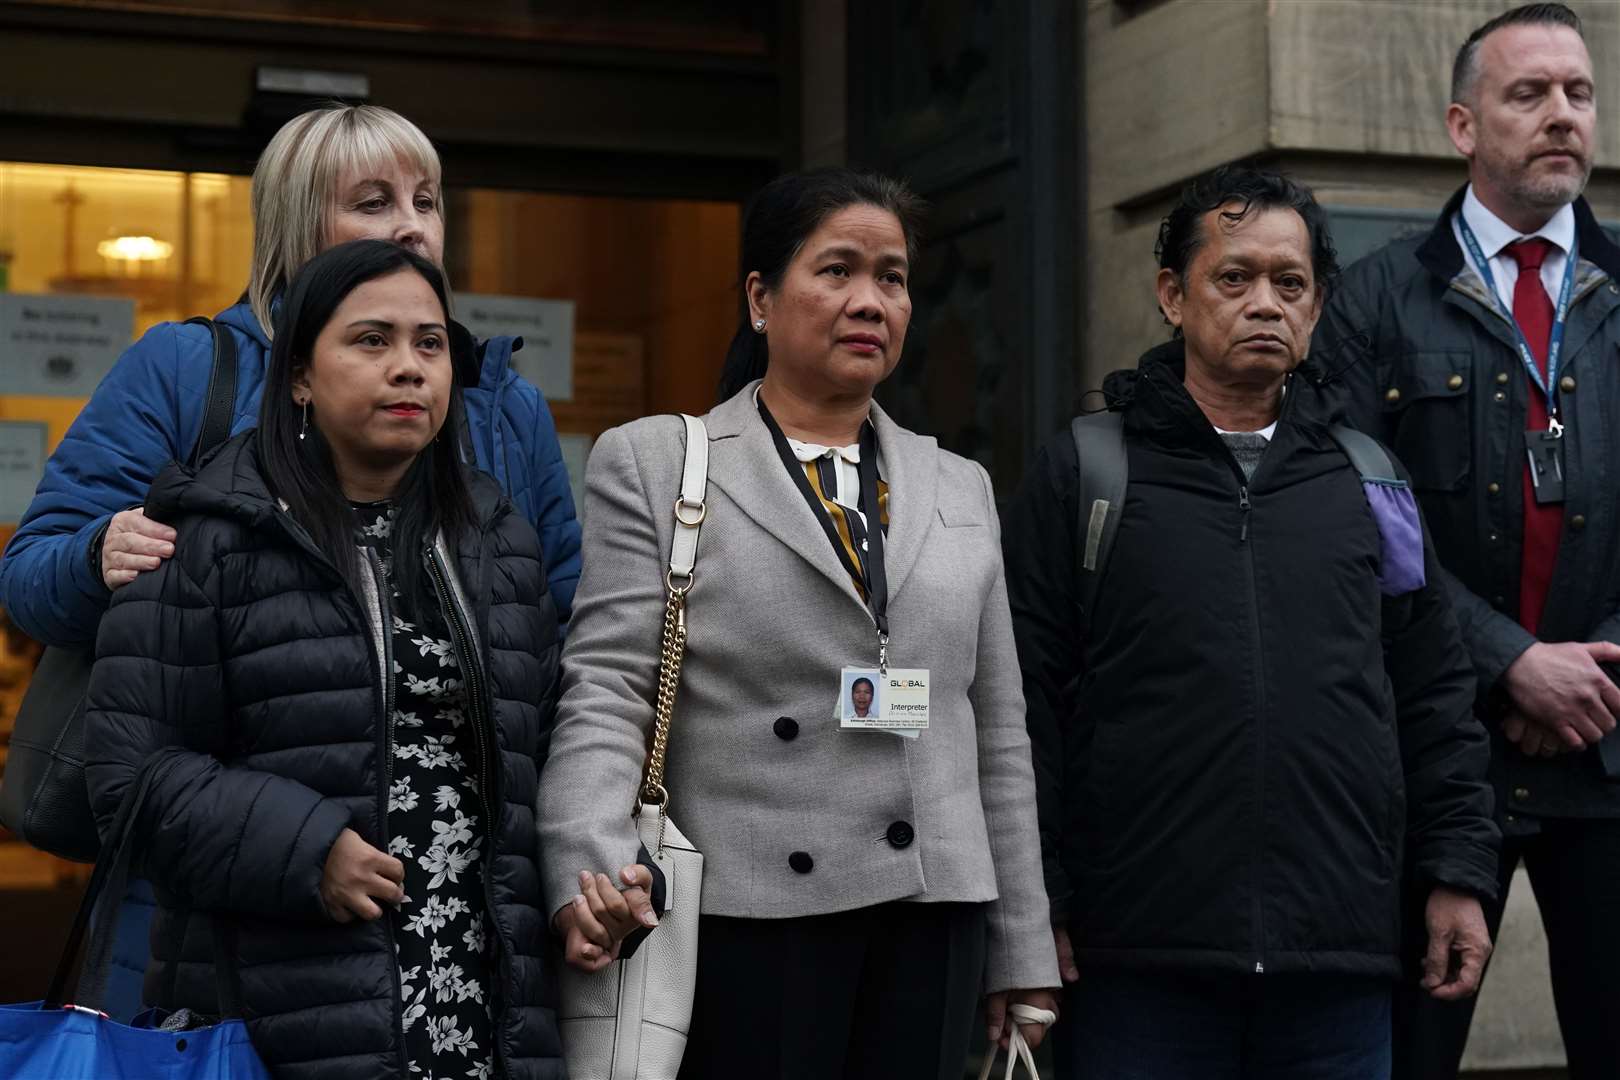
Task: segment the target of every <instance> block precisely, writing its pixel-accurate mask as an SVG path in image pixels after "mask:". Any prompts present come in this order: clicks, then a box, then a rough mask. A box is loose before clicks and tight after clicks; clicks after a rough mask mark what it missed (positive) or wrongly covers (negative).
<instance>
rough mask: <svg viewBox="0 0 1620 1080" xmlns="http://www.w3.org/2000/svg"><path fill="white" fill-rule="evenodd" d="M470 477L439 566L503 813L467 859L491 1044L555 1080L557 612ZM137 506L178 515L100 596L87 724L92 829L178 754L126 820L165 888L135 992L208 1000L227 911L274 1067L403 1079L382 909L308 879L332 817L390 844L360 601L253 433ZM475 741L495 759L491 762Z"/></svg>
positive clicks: (511, 533) (260, 1044)
mask: <svg viewBox="0 0 1620 1080" xmlns="http://www.w3.org/2000/svg"><path fill="white" fill-rule="evenodd" d="M473 492H474V504H475V507H476V511H477V521H478V524H477V527H476V529H474V530H471V531H469V532H468V533H467V534H466V535H462V536H460V537H457V538H456V542H455V544H454V545H453V550H454V552H455V555H454V556H453V557H452V558H450V559H447V560H444V562H443V563H442V564H441V565H449V564H450V563H453V571H452V573H451V574H450V575H448V578H447V580H446V584H447V586H448V587H449V589H450V591H451V593H452V594H454V595H455V596H456V597H457V599H456V601H455V602H452V603H451V604H450V605H449V607H450V608H451V609H452V610H453V611H454V612H455V614H451V612H447V618H448V621H449V623H450V625H451V626H457V624H458V619H464V620H465V623H467V624H470V627H469V629H470V630H471V635H470V636H471V639H472V644H471V645H470V646H467V651H468V652H471V653H474V654H476V655H475V656H473V657H469V658H468V660H471V661H472V663H470V664H469V663H468V660H464V661H463V663H462V668H463V670H464V671H468V672H469V677H468V684H469V687H477V690H475V691H474V706H475V707H474V708H473V710H472V712H473V713H474V714H475V715H476V717H477V719H478V730H479V731H480V732H481V733H482V739H480V740H479V757H480V769H481V771H482V772H483V779H482V780H481V789H482V790H483V791H484V792H486V796H487V797H488V798H489V799H490V801H491V802H492V803H494V804H495V805H496V806H499V808H500V809H499V811H498V812H496V811H493V810H492V811H491V813H490V815H489V817H490V818H491V819H492V822H493V826H492V828H491V830H490V833H489V834H486V837H485V840H484V857H483V858H482V859H481V860H480V865H482V866H484V867H485V868H486V879H485V880H486V896H487V902H488V905H489V912H488V914H489V916H490V917H491V918H492V925H493V927H494V928H495V930H496V940H497V955H496V964H497V974H496V978H494V979H493V980H492V982H493V984H494V987H495V990H494V993H493V995H492V1005H493V1007H494V1010H495V1017H496V1027H495V1030H496V1052H497V1055H498V1060H499V1062H500V1065H501V1067H502V1068H503V1070H504V1073H505V1075H506V1076H508V1077H511V1078H513V1080H562V1077H563V1075H564V1070H563V1064H562V1061H561V1048H560V1045H559V1041H558V1033H557V1024H556V1018H555V1014H554V1011H553V1009H554V1005H555V989H554V987H555V980H554V969H553V967H552V962H551V960H550V959H548V949H549V948H550V947H551V943H550V940H549V933H548V929H547V920H546V917H545V915H544V913H543V912H542V911H541V910H540V907H541V900H540V879H539V869H538V861H539V852H538V841H537V831H536V827H535V819H534V805H535V797H536V794H537V778H538V775H539V770H540V767H541V765H542V763H543V762H544V759H545V755H546V748H547V743H548V741H549V738H550V726H551V723H552V716H553V710H554V705H555V701H556V687H557V668H558V633H557V617H556V611H555V609H554V607H553V605H552V601H551V598H550V596H549V595H548V593H547V591H546V577H545V572H544V569H543V567H542V565H541V558H540V549H539V541H538V539H537V538H536V536H535V533H534V530H533V528H532V527H531V526H530V525H529V524H528V523H527V522H526V521H524V520H523V518H522V517H521V516H520V515H518V514H516V513H514V512H512V510H511V507H510V504H509V503H508V502H507V501H506V499H505V498H504V497H503V496H502V495H501V494H500V492H499V490H498V489H497V488H496V486H495V485H494V483H493V482H492V481H490V480H488V478H486V477H483V476H481V475H475V477H474V479H473ZM147 507H148V513H149V514H151V515H152V516H153V517H155V518H157V519H159V520H163V521H167V522H169V523H171V524H173V525H174V526H175V527H176V528H177V529H178V531H179V539H178V542H177V544H176V551H175V555H174V557H173V558H172V559H170V560H168V561H167V562H166V563H164V564H163V566H162V568H161V569H159V570H156V571H153V572H151V573H147V574H142V575H140V576H139V577H138V578H136V580H135V581H134V582H133V583H132V584H130V585H128V586H125V587H124V588H122V589H120V590H119V591H118V592H117V593H116V594H115V596H114V598H113V603H112V606H111V607H110V608H109V610H108V612H107V614H106V616H105V617H104V618H103V619H102V622H101V629H100V634H99V638H98V641H97V654H98V659H97V662H96V665H95V669H94V673H93V675H92V677H91V682H90V692H89V703H88V710H89V711H88V717H87V723H88V725H89V728H88V734H89V745H90V746H91V748H92V750H91V754H92V758H91V760H90V761H89V763H88V776H89V783H90V792H91V797H92V800H93V803H94V806H95V808H96V811H97V813H98V815H99V816H100V818H101V822H102V825H103V827H106V825H107V824H108V823H109V822H110V820H111V818H112V816H113V814H114V812H115V811H116V809H117V806H118V802H119V799H120V797H121V796H122V795H123V793H124V790H125V787H126V785H127V784H128V783H129V781H130V779H131V777H132V776H133V775H134V773H135V771H136V769H137V767H138V766H139V765H140V763H141V762H142V761H143V760H144V759H145V758H146V757H147V755H149V754H150V753H152V752H153V751H154V750H156V749H158V748H160V747H165V746H177V747H183V748H185V750H187V751H189V753H185V754H183V755H181V756H180V758H179V761H178V763H177V764H176V765H175V766H174V767H170V768H168V769H167V770H166V771H164V772H163V773H162V774H161V779H160V780H159V781H158V782H157V783H156V784H155V786H154V789H153V794H152V797H151V798H150V800H149V801H148V803H147V806H146V812H145V814H144V816H143V819H142V821H141V824H140V829H141V832H140V836H141V838H142V839H141V842H142V845H143V846H142V848H141V850H140V851H139V853H138V855H137V859H138V868H139V869H140V870H141V871H142V872H143V873H144V874H145V876H147V877H149V878H150V879H151V880H152V882H153V883H154V885H155V887H156V889H157V892H158V899H159V910H158V914H157V918H156V920H155V922H154V925H153V930H152V943H153V963H152V965H151V967H150V968H149V969H148V972H147V983H146V994H145V996H146V999H147V1001H148V1002H149V1003H152V1004H158V1005H162V1006H165V1007H170V1008H175V1007H179V1006H189V1007H191V1008H193V1009H197V1010H200V1011H203V1012H210V1013H211V1012H216V1011H218V1010H217V1008H216V1001H217V1000H218V998H217V994H216V991H215V989H214V979H215V976H216V972H215V969H214V962H215V960H216V959H217V958H216V957H214V950H213V934H212V931H211V926H210V922H209V920H210V918H214V919H222V920H224V923H225V929H226V933H227V935H228V936H229V938H231V939H234V943H235V948H234V950H233V952H234V955H233V956H232V957H231V960H230V964H229V970H228V972H226V973H225V974H227V975H228V976H229V977H231V978H232V979H234V980H235V982H236V983H237V985H238V986H239V989H240V997H241V1001H242V1005H243V1008H244V1013H245V1018H246V1020H247V1022H248V1031H249V1034H250V1035H251V1037H252V1039H253V1042H254V1045H255V1046H256V1047H257V1049H258V1050H259V1052H260V1054H261V1055H262V1056H263V1057H264V1058H265V1060H266V1062H267V1063H268V1064H269V1065H270V1067H271V1069H272V1071H273V1073H274V1074H275V1075H276V1076H277V1077H280V1078H288V1080H383V1078H387V1080H404V1075H405V1068H406V1065H405V1052H404V1038H403V1035H402V1032H401V1027H400V1015H401V1012H400V1010H401V1006H400V1000H399V973H398V970H397V967H398V965H397V963H396V961H395V953H394V945H393V930H392V921H391V920H390V919H388V918H383V919H379V920H377V921H375V922H359V921H356V922H352V923H348V924H343V925H340V924H338V923H335V922H333V921H332V920H331V919H330V918H328V916H327V914H326V911H325V909H324V907H323V905H322V902H321V898H320V892H319V885H320V881H321V875H322V871H323V869H324V866H325V862H326V856H327V853H328V851H329V850H330V848H331V846H332V843H333V841H334V840H335V839H336V838H337V835H338V833H339V832H341V831H342V830H343V829H344V828H352V829H354V830H355V831H356V832H358V833H359V834H360V836H361V837H363V838H364V839H365V840H366V841H367V842H368V843H370V844H372V845H374V846H375V847H377V848H380V849H383V850H386V849H387V847H388V836H387V835H386V832H385V824H386V820H387V815H386V807H387V794H388V783H387V779H386V773H387V769H388V764H389V761H390V759H391V749H390V746H389V742H390V728H389V724H388V723H386V722H385V719H384V718H385V717H386V715H387V714H386V712H385V700H386V692H387V690H388V688H390V687H391V686H392V681H393V674H392V672H391V671H388V669H387V658H388V656H389V653H388V649H389V644H388V642H389V640H390V634H389V632H388V629H389V628H387V627H385V626H384V624H383V622H382V612H381V609H380V607H379V606H378V604H377V601H376V599H375V598H374V597H375V594H373V593H372V590H371V589H370V588H362V589H361V590H360V592H361V595H356V593H355V592H354V591H351V589H350V588H349V587H348V586H347V585H346V584H345V583H344V581H343V578H342V577H341V576H340V575H339V574H338V572H337V570H336V568H335V567H333V566H332V565H331V563H330V562H328V561H327V560H326V559H325V557H324V556H322V555H321V553H320V552H319V550H318V549H317V548H316V547H315V546H314V544H313V543H312V542H311V541H310V539H309V537H308V534H307V533H306V532H305V531H304V530H303V529H302V528H301V527H300V526H299V525H298V524H297V523H296V522H294V521H293V520H292V518H291V517H290V516H289V515H288V514H287V513H286V512H284V511H282V510H281V509H280V508H279V507H278V505H277V504H276V502H275V501H274V500H273V499H272V498H271V496H270V494H269V492H268V490H267V488H266V486H265V482H264V478H263V476H262V475H261V473H260V470H259V465H258V458H257V454H256V451H255V436H254V434H253V433H252V432H248V433H245V434H243V435H241V436H238V437H237V438H235V439H233V440H232V441H231V442H229V443H227V444H226V445H225V446H224V447H222V448H221V450H220V452H219V453H218V454H217V455H216V456H215V457H214V458H212V459H211V460H210V461H209V462H208V463H207V464H205V465H204V466H203V467H202V469H201V470H200V471H199V472H198V473H197V474H196V475H195V476H193V475H191V474H190V473H189V472H188V471H186V470H184V469H182V468H180V467H178V466H171V467H170V468H169V469H168V470H167V471H165V472H164V473H163V474H162V475H161V476H160V477H159V478H158V480H157V482H156V483H155V484H154V485H153V488H152V491H151V494H150V496H149V499H148V504H147ZM441 550H442V549H441ZM356 558H357V559H360V558H361V554H360V550H359V549H358V548H357V549H356ZM369 573H370V570H369V563H366V562H362V563H361V564H360V570H359V574H360V577H361V579H362V580H364V581H367V582H370V581H374V579H373V578H371V577H370V576H369ZM384 595H386V593H384ZM368 597H370V598H369V599H368ZM385 673H386V674H385ZM474 676H476V681H475V678H474ZM480 691H481V692H480ZM490 739H493V740H494V742H493V745H494V746H495V747H498V750H499V753H498V755H489V756H486V755H485V753H484V748H485V747H488V746H490V745H491V744H490V742H488V740H490ZM491 786H493V794H489V793H490V791H491Z"/></svg>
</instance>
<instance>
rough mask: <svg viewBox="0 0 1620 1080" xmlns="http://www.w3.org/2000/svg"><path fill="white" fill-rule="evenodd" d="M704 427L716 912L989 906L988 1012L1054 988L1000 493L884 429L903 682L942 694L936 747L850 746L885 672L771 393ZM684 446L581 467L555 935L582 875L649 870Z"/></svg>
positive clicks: (677, 437) (675, 747)
mask: <svg viewBox="0 0 1620 1080" xmlns="http://www.w3.org/2000/svg"><path fill="white" fill-rule="evenodd" d="M756 385H757V384H756ZM705 419H706V422H707V425H708V430H709V443H710V445H709V486H708V494H707V505H708V516H707V518H706V519H705V521H704V524H703V531H702V535H701V539H700V540H699V543H698V556H697V571H696V574H695V581H694V585H693V588H692V592H691V595H690V597H689V601H688V602H689V607H688V610H687V626H688V634H689V639H688V645H687V656H686V663H685V668H684V670H683V671H682V676H681V688H680V693H679V695H678V697H677V699H676V707H675V718H674V724H673V730H672V734H671V736H670V747H669V756H668V770H667V779H666V781H665V783H666V786H667V787H668V790H669V793H670V800H671V812H672V815H673V817H674V819H675V820H676V821H677V822H679V823H680V826H681V828H682V830H683V831H685V833H686V834H687V836H688V837H689V838H690V839H691V840H692V841H693V842H694V843H695V844H696V845H697V847H698V848H699V850H701V851H702V852H703V854H704V857H705V860H706V861H705V873H704V880H703V904H702V910H703V912H704V913H705V914H713V915H728V916H739V917H744V918H755V919H771V918H790V917H796V916H804V915H819V914H827V913H830V912H836V911H844V910H848V909H852V908H859V907H865V906H868V905H872V904H879V903H883V902H885V901H890V900H902V899H907V900H916V901H924V902H926V901H982V902H986V903H987V910H988V913H989V964H988V968H987V970H986V973H985V990H986V991H995V990H1006V989H1015V988H1032V987H1041V986H1057V985H1058V972H1057V962H1056V958H1055V953H1054V948H1053V944H1052V931H1051V927H1050V922H1049V918H1048V908H1047V899H1046V890H1045V886H1044V884H1043V879H1042V873H1041V861H1040V860H1041V856H1040V838H1039V834H1038V833H1037V831H1036V822H1035V782H1034V776H1033V772H1032V770H1031V766H1030V750H1029V739H1028V736H1027V734H1026V733H1025V729H1024V699H1023V692H1022V689H1021V683H1020V677H1019V669H1018V657H1017V655H1016V653H1015V652H1014V647H1013V634H1012V621H1011V618H1010V616H1009V614H1008V610H1007V590H1006V584H1005V581H1004V578H1003V575H1002V568H1001V545H1000V528H999V524H998V521H997V518H996V510H995V500H994V498H993V497H992V495H991V491H990V478H989V476H988V475H987V474H986V473H985V471H984V470H983V469H982V468H981V467H980V466H978V465H977V464H975V463H973V462H970V461H968V460H966V459H964V458H960V457H957V456H956V455H955V454H951V453H948V452H946V451H944V450H941V449H940V448H939V446H938V444H937V443H936V442H935V441H934V440H933V439H932V438H927V437H924V436H920V435H914V434H912V433H911V432H909V431H906V430H904V429H903V428H900V427H898V426H896V425H895V423H894V422H893V421H891V420H890V419H889V418H888V416H887V415H885V414H884V413H883V411H882V410H881V409H879V408H878V407H877V406H876V405H874V406H873V407H872V420H873V424H874V426H875V427H876V429H877V440H878V445H879V447H880V449H881V452H882V455H883V464H884V469H885V475H886V479H887V481H888V484H889V532H888V543H887V545H886V558H885V567H886V569H887V576H888V583H889V620H890V634H891V639H892V640H891V643H890V647H889V658H890V659H889V663H890V665H891V666H892V667H900V668H928V669H929V670H930V672H931V686H930V697H929V706H930V727H929V729H928V730H927V731H925V732H923V733H922V735H921V737H920V738H917V739H902V738H899V737H897V736H894V735H890V734H886V733H882V732H863V731H845V730H840V728H839V726H838V721H837V720H835V719H833V709H834V705H835V703H836V701H837V698H838V688H839V669H840V668H841V667H843V666H844V665H853V666H859V667H875V666H877V631H876V628H875V626H874V624H873V621H872V616H871V614H870V611H869V609H868V608H867V606H866V604H865V603H864V602H862V600H861V599H860V595H859V594H858V593H857V592H856V591H855V587H854V585H853V583H852V582H851V581H850V578H849V574H848V573H847V572H846V571H845V570H844V568H843V566H842V565H841V564H840V563H839V561H838V558H837V556H836V555H835V554H834V552H833V549H832V545H831V544H830V543H829V542H828V540H827V537H826V534H825V533H824V532H823V531H822V529H821V527H820V526H819V525H818V523H817V522H816V519H815V516H814V515H813V513H812V512H811V510H810V508H809V506H808V504H807V503H806V502H805V500H804V497H803V496H802V495H801V494H800V493H799V491H798V489H797V488H796V487H795V486H794V483H793V480H792V478H791V477H790V476H789V475H788V473H787V470H786V469H784V468H783V466H782V461H781V459H780V458H779V457H778V456H777V454H776V451H775V449H774V447H773V446H772V444H771V437H770V433H769V431H768V430H767V428H766V427H765V424H764V421H763V420H762V419H761V418H760V416H759V412H758V409H757V407H756V406H755V404H754V386H749V387H748V388H747V389H745V390H744V391H743V392H741V393H739V394H738V395H737V396H736V397H734V398H732V399H731V400H730V401H727V402H726V403H724V404H723V405H720V406H719V407H717V408H716V409H715V410H714V411H713V412H711V413H710V414H709V415H708V416H707V417H706V418H705ZM684 441H685V430H684V428H683V426H682V424H681V422H680V419H679V418H678V417H673V416H655V417H649V418H647V419H644V420H638V421H636V422H634V423H632V424H627V425H625V426H624V427H620V428H614V429H613V430H611V431H608V432H606V433H605V434H603V436H602V437H601V439H599V440H598V441H597V443H596V447H595V449H594V451H593V452H592V454H591V458H590V464H589V466H588V467H587V469H586V475H585V515H584V522H585V537H584V555H583V574H582V576H581V577H580V582H579V592H578V595H577V596H576V597H575V601H574V615H573V619H572V622H571V625H570V629H569V634H568V644H567V647H566V650H565V652H564V656H563V696H562V701H561V705H560V706H559V712H558V718H557V727H556V731H555V734H554V735H553V738H552V743H551V754H550V757H549V759H548V761H547V763H546V766H545V773H544V776H543V777H542V779H541V783H540V799H539V806H538V815H539V823H540V825H539V827H540V842H541V850H542V851H543V852H544V859H543V862H544V866H545V878H546V880H545V882H544V887H545V889H546V900H547V903H549V904H550V907H549V908H548V910H550V911H556V910H557V909H558V908H560V907H562V906H563V905H564V904H565V903H567V902H568V901H569V900H570V899H571V898H572V897H573V895H574V894H575V893H576V892H578V891H579V890H578V874H579V871H580V870H585V869H589V870H596V871H603V872H606V873H608V874H610V875H613V876H615V877H617V874H618V870H619V868H621V867H623V866H625V865H627V864H629V863H632V862H634V861H635V859H636V852H637V847H638V845H637V840H636V834H635V831H634V828H633V825H632V822H631V819H630V817H629V814H628V810H629V808H630V806H631V805H632V803H633V801H634V799H635V792H636V787H637V784H638V781H639V779H640V774H641V768H642V764H643V761H644V758H645V747H646V743H647V732H648V730H649V729H650V727H651V725H652V720H653V707H652V703H653V701H654V698H655V687H654V683H655V681H656V678H657V671H658V647H659V632H660V627H661V623H662V616H663V609H664V572H665V569H666V567H667V561H668V557H669V545H670V536H671V532H672V530H673V520H672V513H673V505H674V502H675V497H676V494H677V493H678V490H679V487H680V472H681V463H682V460H683V457H684ZM784 718H786V719H784ZM806 856H808V858H806ZM790 857H791V862H790ZM675 902H676V903H679V902H680V898H679V885H678V883H677V885H676V896H675ZM655 932H656V931H655Z"/></svg>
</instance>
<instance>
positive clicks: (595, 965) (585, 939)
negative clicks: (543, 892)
mask: <svg viewBox="0 0 1620 1080" xmlns="http://www.w3.org/2000/svg"><path fill="white" fill-rule="evenodd" d="M619 879H620V880H621V881H623V882H624V884H625V890H624V892H622V893H621V892H619V890H618V889H616V888H614V887H613V881H612V879H611V878H609V877H608V876H607V875H606V874H592V873H591V872H590V871H588V870H581V871H580V872H579V890H580V891H579V893H578V894H577V895H576V896H575V897H574V899H573V900H572V901H570V902H569V903H567V904H565V905H563V907H562V908H561V909H560V910H559V911H558V912H557V914H556V915H555V916H554V917H553V918H552V924H553V926H555V927H556V929H557V932H558V933H559V934H561V935H562V936H563V959H564V960H566V961H567V962H568V963H570V964H572V965H573V966H574V967H576V968H578V969H579V970H580V971H583V972H586V973H587V974H588V973H590V972H593V971H600V970H602V969H603V968H605V967H607V966H608V965H609V964H611V963H613V961H615V960H617V959H618V958H619V945H620V943H622V942H623V941H624V939H625V938H627V937H629V936H630V935H631V934H633V933H634V932H635V931H637V930H639V929H641V928H642V927H646V928H648V929H651V928H652V927H655V926H657V925H658V915H657V914H656V913H655V912H654V911H653V909H652V871H651V870H648V869H647V868H646V867H645V866H642V865H641V864H639V863H635V864H632V865H630V866H627V867H625V868H624V869H623V870H620V871H619Z"/></svg>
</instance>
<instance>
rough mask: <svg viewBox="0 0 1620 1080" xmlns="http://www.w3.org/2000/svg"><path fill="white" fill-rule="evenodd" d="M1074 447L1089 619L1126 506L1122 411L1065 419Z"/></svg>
mask: <svg viewBox="0 0 1620 1080" xmlns="http://www.w3.org/2000/svg"><path fill="white" fill-rule="evenodd" d="M1069 431H1070V433H1071V434H1072V435H1073V436H1074V453H1075V457H1076V459H1077V460H1078V461H1079V465H1080V486H1079V488H1078V491H1077V494H1078V495H1079V504H1080V521H1079V529H1078V531H1077V532H1076V534H1075V535H1076V536H1077V537H1078V540H1079V543H1078V544H1077V548H1078V550H1077V552H1076V555H1077V556H1078V577H1077V579H1076V580H1077V583H1078V586H1079V596H1078V600H1079V604H1080V620H1081V622H1082V623H1088V622H1090V620H1091V605H1092V602H1093V601H1094V600H1095V598H1096V596H1097V583H1098V581H1099V580H1101V578H1102V573H1103V570H1104V569H1106V568H1107V566H1108V556H1109V554H1110V553H1111V552H1112V551H1113V549H1114V537H1115V536H1117V535H1119V516H1120V514H1121V513H1122V512H1124V509H1125V487H1126V485H1127V483H1128V482H1129V481H1130V466H1129V463H1128V462H1127V460H1126V457H1125V417H1124V414H1123V413H1117V412H1101V413H1092V414H1090V415H1088V416H1077V417H1075V418H1074V421H1073V422H1072V423H1071V424H1070V425H1069Z"/></svg>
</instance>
